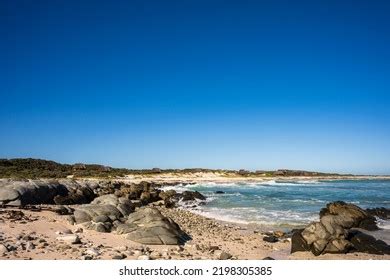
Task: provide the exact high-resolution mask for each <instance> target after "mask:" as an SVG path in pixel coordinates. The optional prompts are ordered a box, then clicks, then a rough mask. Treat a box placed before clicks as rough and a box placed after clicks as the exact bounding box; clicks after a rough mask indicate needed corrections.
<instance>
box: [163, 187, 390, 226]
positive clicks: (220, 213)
mask: <svg viewBox="0 0 390 280" xmlns="http://www.w3.org/2000/svg"><path fill="white" fill-rule="evenodd" d="M168 188H171V189H176V190H178V191H184V190H196V191H199V192H201V193H202V194H204V195H205V196H207V202H206V203H205V204H203V205H198V206H195V205H183V207H188V208H189V209H191V211H194V212H197V213H199V214H201V215H204V216H207V217H210V218H216V219H219V220H223V221H229V222H239V223H246V224H250V223H254V224H258V225H268V226H279V227H283V228H292V227H296V226H301V225H305V224H307V223H309V222H311V221H315V220H318V213H319V211H320V209H321V208H322V207H325V205H326V204H327V203H329V202H331V201H336V200H343V201H346V202H350V203H354V204H356V205H358V206H360V207H362V208H372V207H386V208H390V180H338V181H334V180H332V181H326V180H317V181H315V180H307V181H303V180H298V181H285V180H283V181H282V180H281V181H275V180H272V181H267V182H257V183H229V184H219V183H202V184H195V185H177V186H173V187H168ZM217 191H220V192H223V193H219V194H217V193H216V192H217ZM378 224H379V225H380V226H381V227H382V228H386V229H389V228H390V223H388V222H386V221H380V220H379V221H378Z"/></svg>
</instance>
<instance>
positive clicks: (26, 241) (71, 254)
mask: <svg viewBox="0 0 390 280" xmlns="http://www.w3.org/2000/svg"><path fill="white" fill-rule="evenodd" d="M203 175H204V174H203ZM153 177H155V179H156V176H153ZM148 178H149V180H147V178H145V176H141V177H140V178H132V179H131V180H132V181H122V180H118V179H115V180H110V181H111V183H115V182H117V181H118V182H124V183H126V184H130V183H134V184H136V182H137V180H141V181H148V182H149V183H150V182H153V183H157V184H159V185H160V186H161V185H164V184H167V185H171V186H172V185H175V184H176V183H178V184H193V183H194V177H191V178H184V179H183V178H182V179H181V180H180V181H179V180H178V178H177V177H174V180H172V179H170V180H166V179H167V178H160V180H150V177H149V176H148ZM275 178H278V179H276V180H282V179H283V180H285V181H287V180H290V181H291V180H292V178H298V180H300V181H302V177H289V178H286V177H283V178H281V177H275ZM275 178H267V179H264V178H262V180H261V182H264V181H270V180H275ZM319 178H323V177H316V178H310V179H311V180H318V179H319ZM355 178H356V177H355ZM365 178H366V177H365ZM197 179H198V182H204V181H203V180H205V179H207V181H210V176H201V177H197ZM224 179H226V178H224ZM235 179H237V178H233V180H235ZM327 179H329V178H327ZM339 179H340V178H338V177H337V178H336V179H335V180H339ZM304 180H308V178H307V177H305V179H304ZM79 181H84V183H85V182H86V181H90V180H88V179H81V180H79ZM94 181H100V183H102V182H103V181H105V182H106V183H107V182H108V181H107V180H102V179H97V178H94ZM241 181H242V180H241ZM212 182H214V183H221V182H220V181H218V180H217V181H216V180H212ZM235 182H237V181H230V183H235ZM246 182H249V180H247V181H246ZM252 182H253V181H252ZM257 182H259V181H257ZM111 183H110V185H108V186H107V185H105V188H108V189H107V190H110V191H113V192H114V190H115V188H114V189H110V188H111V187H112V185H111ZM141 185H142V184H141ZM154 187H157V188H158V186H154ZM103 190H105V189H104V188H102V189H101V190H100V191H103ZM117 190H118V189H117ZM98 194H99V195H104V194H105V193H104V192H102V193H99V192H98ZM163 204H164V203H163ZM163 204H161V200H160V201H156V202H150V203H149V204H148V205H147V206H142V207H141V208H137V209H142V208H145V207H153V208H157V209H158V210H159V211H160V212H161V213H162V215H164V216H166V217H168V218H171V219H172V220H173V221H175V222H176V223H177V224H178V225H179V226H180V228H181V229H183V231H184V232H186V233H187V234H188V235H189V236H190V237H191V239H190V240H189V241H188V242H186V243H185V244H182V245H142V244H140V243H136V242H134V241H130V240H128V239H126V238H125V236H124V235H119V234H117V232H116V231H115V230H113V231H112V232H98V231H95V230H92V229H87V227H85V226H84V225H83V224H78V225H76V224H72V223H70V222H69V219H68V218H69V216H68V215H69V214H65V215H59V214H57V213H54V212H52V211H49V210H47V209H46V208H45V206H46V207H49V208H50V207H56V205H44V204H37V205H36V207H37V208H38V209H37V210H33V209H24V208H23V207H21V208H20V207H18V206H10V208H7V207H2V208H1V207H0V223H1V224H2V227H1V229H0V249H1V246H2V245H3V244H6V247H7V248H11V249H12V250H11V249H8V250H7V251H4V247H3V253H2V252H1V251H0V259H11V260H13V259H75V260H76V259H78V260H80V259H128V260H136V259H142V258H143V259H164V260H169V259H183V260H184V259H195V260H207V259H221V258H225V257H226V256H229V257H228V258H229V259H240V260H244V259H251V260H261V259H264V258H273V259H280V260H290V259H308V260H310V259H315V260H320V259H330V260H332V259H336V260H344V259H360V260H361V259H386V260H388V259H389V256H388V255H373V254H367V253H355V252H353V253H348V254H325V255H320V256H314V255H313V254H312V253H311V252H307V251H306V252H295V253H293V254H290V249H291V234H290V233H287V232H284V233H283V232H280V231H279V230H280V228H277V227H275V226H272V225H270V226H263V225H261V224H251V223H250V224H245V223H236V222H230V221H223V220H219V219H216V218H210V217H206V216H204V215H200V214H199V213H194V211H191V209H186V208H181V207H176V208H165V207H164V206H163ZM57 206H59V205H57ZM69 206H71V207H73V206H74V207H78V206H80V205H77V204H74V205H69ZM271 232H272V234H273V235H274V234H276V232H278V233H277V234H278V235H280V237H278V240H277V241H268V240H264V238H266V237H267V236H270V234H271ZM68 234H72V235H77V237H78V238H79V239H80V242H77V243H75V244H67V243H66V242H65V243H64V242H63V241H61V237H62V236H64V235H68ZM59 238H60V239H59ZM3 246H4V245H3ZM7 248H6V249H7ZM226 258H227V257H226Z"/></svg>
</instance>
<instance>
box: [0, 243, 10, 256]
mask: <svg viewBox="0 0 390 280" xmlns="http://www.w3.org/2000/svg"><path fill="white" fill-rule="evenodd" d="M6 253H8V248H7V247H6V246H5V245H4V244H0V255H3V254H6Z"/></svg>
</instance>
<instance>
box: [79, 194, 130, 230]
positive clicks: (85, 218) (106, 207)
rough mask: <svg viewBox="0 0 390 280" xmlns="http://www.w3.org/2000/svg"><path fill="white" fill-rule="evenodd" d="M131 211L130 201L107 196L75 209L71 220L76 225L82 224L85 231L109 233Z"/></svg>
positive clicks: (111, 195)
mask: <svg viewBox="0 0 390 280" xmlns="http://www.w3.org/2000/svg"><path fill="white" fill-rule="evenodd" d="M133 210H134V206H133V205H132V203H131V201H130V200H128V199H126V198H122V197H119V198H118V197H117V196H115V195H114V194H109V195H103V196H100V197H98V198H96V199H95V200H93V201H92V202H91V204H87V205H81V206H79V207H77V208H76V209H75V211H74V214H73V219H74V222H75V223H76V224H82V225H83V226H84V227H85V228H87V229H92V230H96V231H99V232H110V231H111V230H112V229H113V228H115V227H116V226H117V225H118V224H120V223H122V222H123V221H124V218H125V217H127V216H128V215H129V214H130V213H131V212H133Z"/></svg>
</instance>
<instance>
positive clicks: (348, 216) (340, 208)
mask: <svg viewBox="0 0 390 280" xmlns="http://www.w3.org/2000/svg"><path fill="white" fill-rule="evenodd" d="M373 212H374V210H371V213H373ZM359 229H361V230H359ZM362 230H367V231H373V230H378V226H377V225H376V218H375V217H374V216H373V215H372V214H370V212H368V211H366V210H363V209H362V208H360V207H358V206H356V205H353V204H348V203H345V202H342V201H337V202H332V203H329V204H328V205H327V206H326V208H323V209H322V210H321V211H320V221H319V222H314V223H311V224H310V225H308V226H307V227H306V228H304V229H301V230H297V231H295V232H294V234H293V236H292V245H291V253H294V252H297V251H311V252H312V253H313V254H314V255H316V256H318V255H320V254H325V253H347V252H352V251H355V252H364V253H370V254H381V255H383V254H390V246H389V245H387V244H386V243H385V242H383V241H381V240H377V239H375V238H374V237H372V236H371V235H368V234H366V233H363V232H362Z"/></svg>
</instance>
